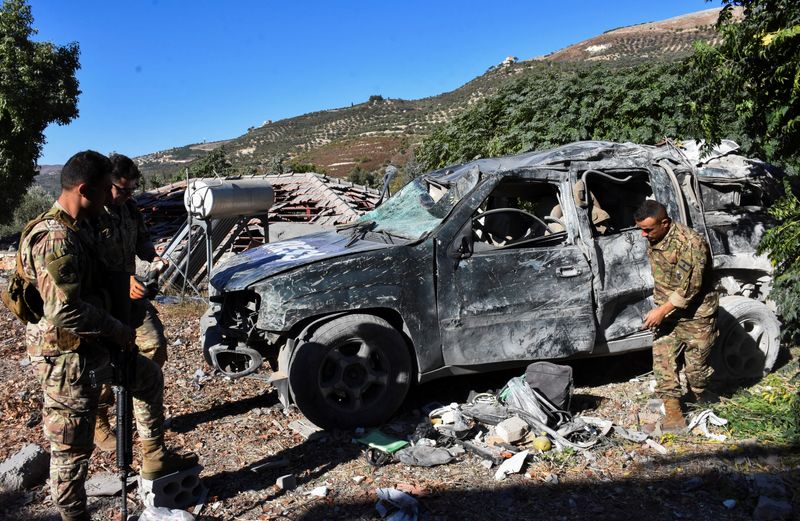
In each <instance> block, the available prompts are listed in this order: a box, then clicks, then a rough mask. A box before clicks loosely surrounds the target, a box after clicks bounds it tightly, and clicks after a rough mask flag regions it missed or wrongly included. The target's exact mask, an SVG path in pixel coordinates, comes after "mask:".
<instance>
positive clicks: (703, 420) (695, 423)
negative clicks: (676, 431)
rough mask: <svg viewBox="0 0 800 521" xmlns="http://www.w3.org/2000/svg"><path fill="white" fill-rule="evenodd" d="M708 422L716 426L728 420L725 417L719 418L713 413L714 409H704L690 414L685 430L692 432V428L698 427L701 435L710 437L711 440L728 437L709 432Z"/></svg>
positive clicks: (721, 439)
mask: <svg viewBox="0 0 800 521" xmlns="http://www.w3.org/2000/svg"><path fill="white" fill-rule="evenodd" d="M709 423H710V424H711V425H716V426H717V427H722V426H723V425H727V423H728V420H726V419H725V418H720V417H719V416H717V415H716V414H714V411H712V410H711V409H705V410H703V411H700V412H698V413H696V414H694V415H692V416H691V419H690V420H689V426H688V427H687V428H686V430H687V432H692V431H693V430H694V429H698V430H699V431H700V432H701V433H702V434H703V436H705V437H706V438H711V439H712V440H717V441H725V440H726V439H728V437H727V436H725V435H724V434H714V433H712V432H709V430H708V424H709Z"/></svg>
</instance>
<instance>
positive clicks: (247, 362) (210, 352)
mask: <svg viewBox="0 0 800 521" xmlns="http://www.w3.org/2000/svg"><path fill="white" fill-rule="evenodd" d="M220 309H221V307H220V306H219V305H218V304H217V305H215V304H212V305H211V307H209V309H208V311H206V313H205V314H204V315H203V316H202V317H201V318H200V335H201V340H202V345H203V357H204V358H205V360H206V363H207V364H208V365H210V366H211V367H213V368H214V369H216V370H217V371H218V372H219V373H220V374H222V375H223V376H225V377H227V378H230V379H236V378H242V377H244V376H247V375H250V374H253V373H255V372H256V371H258V369H260V368H261V366H262V365H263V364H264V355H263V354H262V353H261V352H259V351H258V350H257V349H254V348H252V347H249V346H248V345H247V344H246V343H245V342H243V341H241V340H239V339H232V338H230V337H229V336H226V335H225V334H224V331H225V329H224V328H223V327H221V326H220V324H219V313H220ZM268 382H269V383H270V384H271V385H272V386H273V387H274V388H275V389H276V390H277V391H278V397H279V399H280V402H281V403H282V404H283V406H284V407H287V406H288V405H289V403H290V397H289V378H288V375H286V373H285V372H284V371H281V370H276V371H273V372H272V373H271V375H270V377H269V380H268Z"/></svg>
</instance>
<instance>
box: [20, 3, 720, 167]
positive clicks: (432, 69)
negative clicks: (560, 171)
mask: <svg viewBox="0 0 800 521" xmlns="http://www.w3.org/2000/svg"><path fill="white" fill-rule="evenodd" d="M31 6H32V9H33V16H34V27H35V28H36V29H38V31H39V34H38V35H37V36H36V39H39V40H48V41H51V42H54V43H56V44H62V45H63V44H65V43H68V42H73V41H75V42H78V43H79V45H80V48H81V58H80V62H81V69H80V71H79V72H78V79H79V81H80V87H81V90H82V94H81V96H80V100H79V110H80V116H79V117H78V118H77V119H76V120H74V121H73V122H72V123H70V124H69V125H67V126H63V127H60V126H56V125H52V126H50V127H49V128H48V129H47V132H46V135H47V141H48V142H47V144H46V145H45V147H44V152H43V156H42V157H41V158H40V159H39V163H40V164H60V163H63V162H64V161H65V160H66V159H67V158H68V157H69V156H70V155H72V154H73V153H74V152H76V151H78V150H83V149H86V148H92V149H95V150H98V151H101V152H105V153H108V152H111V151H117V152H120V153H123V154H128V155H131V156H137V155H142V154H146V153H149V152H155V151H157V150H163V149H166V148H170V147H173V146H182V145H186V144H190V143H197V142H202V141H215V140H219V139H227V138H233V137H236V136H239V135H241V134H244V133H245V132H246V130H247V128H248V127H251V126H258V125H260V124H262V123H263V122H264V121H265V120H268V119H271V120H273V121H275V120H279V119H283V118H287V117H292V116H297V115H300V114H304V113H307V112H312V111H316V110H323V109H329V108H336V107H343V106H349V105H350V104H351V103H360V102H363V101H366V100H367V98H369V96H370V95H373V94H380V95H382V96H384V97H391V98H404V99H417V98H422V97H426V96H433V95H436V94H440V93H442V92H447V91H450V90H453V89H455V88H458V87H459V86H461V85H463V84H464V83H466V82H468V81H469V80H471V79H472V78H474V77H476V76H479V75H480V74H483V73H484V72H485V71H486V69H487V68H488V67H489V66H491V65H494V64H496V63H499V62H501V61H502V60H503V59H504V58H505V57H506V56H517V57H518V58H520V59H528V58H532V57H535V56H539V55H542V54H546V53H548V52H552V51H555V50H558V49H560V48H562V47H565V46H567V45H570V44H573V43H577V42H579V41H581V40H584V39H586V38H589V37H592V36H595V35H597V34H599V33H601V32H603V31H606V30H608V29H613V28H616V27H619V26H624V25H631V24H636V23H643V22H650V21H655V20H661V19H664V18H669V17H672V16H677V15H680V14H686V13H690V12H694V11H700V10H703V9H709V8H713V7H717V6H719V2H706V1H704V0H671V1H669V2H653V1H644V0H640V1H627V0H623V1H614V2H608V1H607V2H599V1H594V0H585V1H577V0H560V1H549V0H539V1H533V0H530V1H527V2H523V1H518V2H509V1H502V0H495V1H494V2H488V1H486V0H484V1H471V0H461V1H448V0H442V1H431V0H428V1H416V0H414V1H404V2H388V1H372V2H368V1H358V2H357V1H336V0H328V1H316V0H306V1H301V2H277V1H268V0H262V1H233V0H231V1H228V2H222V1H217V2H213V1H207V0H193V1H191V2H190V1H177V0H173V1H169V0H151V1H146V2H145V1H136V0H130V1H126V2H118V1H114V0H111V1H108V0H106V1H83V0H70V1H64V0H31Z"/></svg>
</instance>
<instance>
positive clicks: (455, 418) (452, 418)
mask: <svg viewBox="0 0 800 521" xmlns="http://www.w3.org/2000/svg"><path fill="white" fill-rule="evenodd" d="M428 417H429V418H430V419H431V423H432V424H433V426H434V428H435V429H436V431H437V432H439V433H441V434H444V435H446V436H450V437H453V438H462V437H463V436H465V435H466V434H467V433H469V431H470V429H472V425H470V424H469V423H467V419H466V418H465V417H464V415H463V414H462V413H461V408H460V406H459V405H458V404H457V403H451V404H450V405H447V406H445V407H439V408H438V409H434V410H432V411H431V412H430V413H428Z"/></svg>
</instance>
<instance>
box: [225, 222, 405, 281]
mask: <svg viewBox="0 0 800 521" xmlns="http://www.w3.org/2000/svg"><path fill="white" fill-rule="evenodd" d="M350 241H351V235H350V234H349V233H336V232H333V231H331V232H323V233H317V234H314V235H306V236H304V237H297V238H294V239H290V240H286V241H279V242H273V243H270V244H265V245H264V246H259V247H257V248H252V249H249V250H247V251H244V252H242V253H239V254H236V255H233V256H231V257H230V258H228V259H226V260H225V261H223V262H221V263H219V264H218V265H217V266H216V267H215V268H214V270H213V271H212V276H211V285H212V286H213V287H214V288H215V289H216V290H218V291H238V290H242V289H245V288H246V287H248V286H250V285H251V284H253V283H255V282H258V281H260V280H263V279H265V278H267V277H271V276H273V275H276V274H278V273H281V272H284V271H288V270H290V269H293V268H297V267H299V266H305V265H307V264H311V263H314V262H319V261H321V260H325V259H332V258H335V257H341V256H344V255H350V254H353V253H357V252H363V251H369V250H380V249H382V248H387V247H389V246H390V245H389V244H381V243H376V242H372V241H367V240H358V241H356V242H355V243H353V244H352V245H350V246H347V244H348V243H349V242H350Z"/></svg>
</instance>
